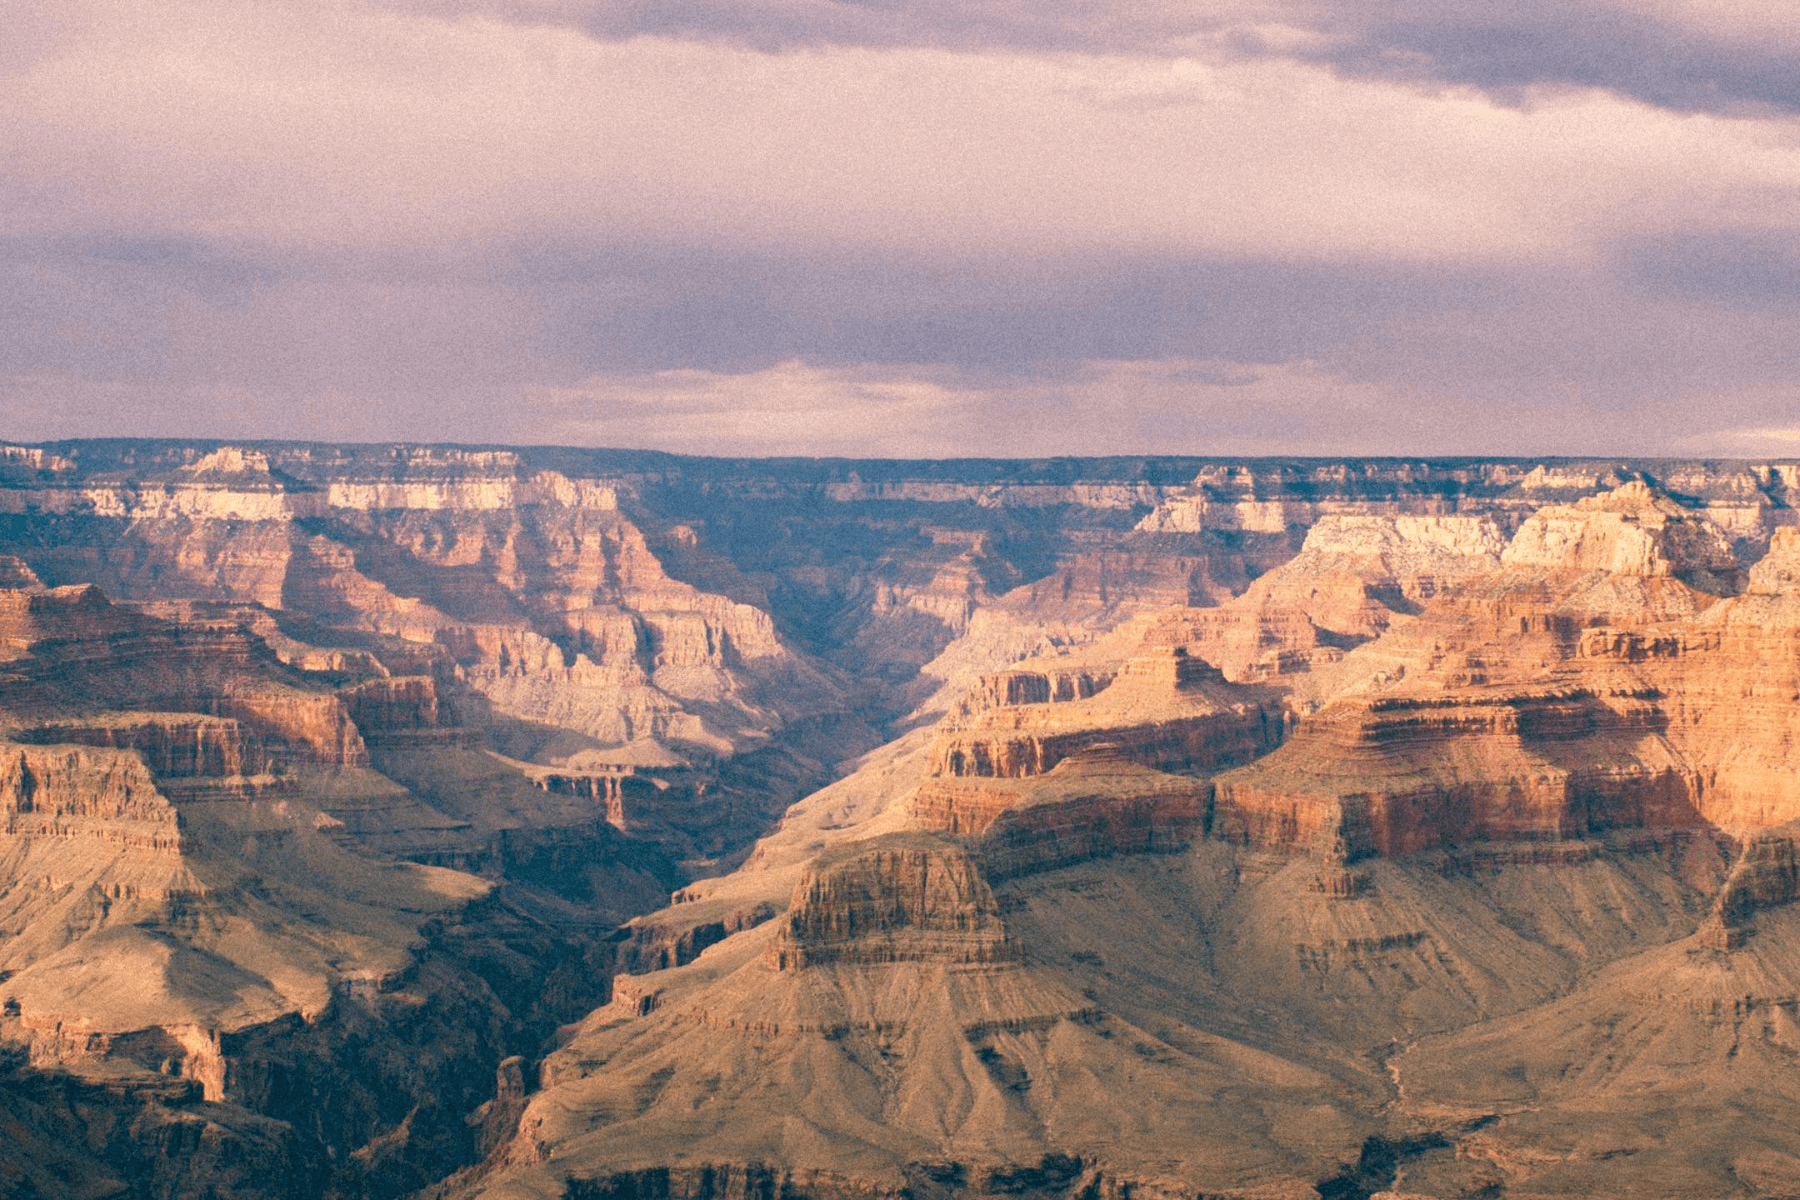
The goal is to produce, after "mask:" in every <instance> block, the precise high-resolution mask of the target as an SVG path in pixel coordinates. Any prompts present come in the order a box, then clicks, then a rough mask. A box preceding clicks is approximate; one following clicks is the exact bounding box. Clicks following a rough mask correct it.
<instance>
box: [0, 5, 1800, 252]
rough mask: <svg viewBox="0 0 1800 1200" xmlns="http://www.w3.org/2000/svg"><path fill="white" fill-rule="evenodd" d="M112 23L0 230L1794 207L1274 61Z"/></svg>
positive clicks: (988, 245)
mask: <svg viewBox="0 0 1800 1200" xmlns="http://www.w3.org/2000/svg"><path fill="white" fill-rule="evenodd" d="M116 12H117V14H118V15H117V16H116V17H115V18H114V19H113V20H111V21H110V23H107V24H105V25H104V26H102V27H101V28H99V29H97V30H95V31H92V32H91V33H90V34H89V35H88V36H87V37H86V38H84V39H83V40H81V41H80V42H79V43H78V44H77V45H76V46H75V47H74V48H73V49H72V50H70V52H69V53H67V54H65V55H63V56H61V57H57V58H54V59H51V60H48V61H45V62H41V63H39V64H38V65H37V67H36V68H35V69H33V70H32V71H31V72H29V73H28V74H26V75H24V76H21V77H18V78H15V79H13V80H12V81H10V82H8V83H6V84H3V85H0V101H4V103H5V105H6V109H7V111H8V112H9V114H10V116H9V118H8V119H9V121H10V122H11V129H10V133H11V136H10V137H9V154H8V159H9V163H8V167H7V169H6V173H5V178H4V179H3V180H0V232H5V233H11V234H13V235H15V236H48V235H57V236H84V235H91V234H94V233H96V232H100V231H103V232H104V233H105V234H106V235H108V236H112V237H115V238H123V239H142V240H150V241H154V240H157V239H165V238H169V237H171V236H174V237H187V238H193V239H201V240H209V241H230V240H234V239H236V240H243V241H257V240H261V241H268V242H287V243H290V244H293V245H311V246H319V245H333V246H357V245H364V246H377V247H385V248H396V247H408V246H410V247H441V246H444V245H448V244H454V243H463V242H482V241H492V240H495V239H500V238H513V239H520V240H525V241H532V240H559V239H563V240H566V239H569V238H570V237H583V238H590V239H591V238H594V237H597V236H599V235H601V234H602V233H606V234H610V236H611V238H612V240H613V241H614V243H615V244H619V245H633V246H643V245H655V244H660V245H682V244H692V243H693V242H695V241H700V242H703V243H704V244H707V245H711V246H715V247H716V246H734V247H738V248H740V249H743V250H753V249H762V250H765V251H768V250H793V249H795V248H808V249H828V248H829V249H841V248H844V247H865V248H884V249H888V250H892V251H896V252H908V253H918V252H932V253H943V254H965V255H980V254H983V253H1008V254H1014V255H1041V254H1053V255H1054V254H1074V253H1096V254H1144V253H1185V254H1207V255H1220V256H1236V257H1242V258H1248V257H1288V258H1300V259H1307V260H1313V261H1352V262H1378V261H1404V262H1412V263H1427V262H1447V261H1470V260H1488V261H1502V260H1504V261H1515V260H1518V259H1520V258H1524V257H1537V258H1540V259H1542V258H1545V257H1548V256H1553V255H1570V254H1578V253H1580V252H1581V251H1582V249H1583V247H1584V246H1585V245H1586V244H1588V243H1589V242H1590V241H1591V240H1592V238H1593V237H1594V236H1595V235H1596V233H1605V232H1606V231H1608V230H1616V229H1621V228H1627V227H1650V228H1657V227H1659V226H1660V224H1666V223H1667V222H1668V221H1669V219H1670V214H1671V213H1674V214H1677V218H1676V219H1679V215H1680V214H1682V213H1684V211H1691V210H1692V209H1693V208H1694V207H1696V206H1699V205H1709V204H1715V203H1716V202H1717V200H1718V197H1719V196H1720V195H1721V194H1724V195H1740V194H1741V195H1746V196H1748V195H1752V194H1768V195H1773V194H1791V190H1792V189H1793V188H1794V187H1795V186H1796V185H1797V184H1800V162H1797V160H1796V156H1795V154H1794V150H1793V147H1792V146H1791V145H1790V144H1787V143H1785V142H1784V141H1783V140H1782V137H1781V135H1780V134H1778V133H1772V132H1770V131H1768V130H1765V129H1762V128H1760V127H1755V126H1744V125H1742V124H1741V123H1733V122H1722V121H1707V120H1701V121H1698V122H1696V121H1692V120H1683V119H1680V118H1676V117H1673V116H1670V115H1668V114H1665V113H1660V112H1657V111H1655V110H1651V109H1647V108H1644V107H1642V106H1638V105H1633V104H1629V103H1624V102H1621V101H1618V100H1616V99H1609V98H1607V97H1605V96H1601V95H1596V94H1581V95H1571V96H1568V97H1564V98H1562V99H1560V100H1557V101H1555V102H1547V103H1545V104H1543V105H1541V106H1539V107H1538V108H1536V109H1534V110H1531V111H1524V110H1517V109H1505V108H1500V107H1496V106H1494V105H1492V104H1490V103H1488V102H1486V101H1485V100H1483V99H1482V98H1481V97H1479V96H1477V95H1475V94H1473V93H1459V94H1448V95H1438V96H1429V95H1423V94H1419V93H1416V92H1413V91H1408V90H1405V89H1399V88H1395V87H1392V86H1389V85H1386V84H1384V83H1382V82H1380V81H1378V80H1348V79H1341V78H1336V77H1334V76H1333V75H1332V74H1331V73H1330V72H1329V71H1328V70H1326V69H1324V68H1323V67H1319V66H1310V65H1302V64H1296V63H1293V62H1286V61H1274V60H1267V61H1265V60H1256V61H1237V62H1226V63H1208V62H1204V61H1200V60H1194V59H1178V60H1168V59H1164V58H1160V57H1116V56H1115V57H1079V56H1073V57H1072V56H1045V55H1031V54H1025V53H1019V52H1013V51H996V52H991V53H990V52H983V53H974V54H971V53H959V52H951V51H948V50H943V49H938V48H932V47H924V48H913V47H909V48H903V49H896V50H889V51H875V50H870V49H855V48H841V47H830V48H823V49H805V50H797V51H794V52H792V53H787V54H782V55H768V54H761V53H756V52H753V51H750V50H746V49H743V48H741V47H736V46H731V45H722V44H713V43H707V44H697V43H690V42H682V41H676V40H669V39H664V38H638V39H634V40H630V41H622V42H596V41H593V40H590V39H588V38H586V37H583V36H580V35H578V34H576V33H573V32H570V31H568V30H564V29H559V28H540V27H521V26H512V25H500V24H495V23H493V22H491V21H486V20H467V21H460V22H446V21H437V20H425V19H421V18H415V17H406V16H403V15H398V14H393V13H379V12H369V11H366V10H362V9H359V8H356V7H354V6H350V5H340V6H301V5H295V6H291V7H290V6H283V5H272V4H267V3H263V4H255V3H252V4H245V5H234V6H224V7H219V6H214V5H210V4H205V3H199V2H197V0H167V2H164V3H158V4H154V5H146V4H144V3H142V0H120V3H119V5H118V8H117V10H116Z"/></svg>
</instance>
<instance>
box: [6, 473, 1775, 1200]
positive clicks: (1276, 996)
mask: <svg viewBox="0 0 1800 1200" xmlns="http://www.w3.org/2000/svg"><path fill="white" fill-rule="evenodd" d="M1797 482H1800V470H1797V469H1795V468H1793V467H1790V466H1787V465H1783V464H1762V465H1759V464H1741V465H1719V464H1677V463H1670V464H1658V463H1622V462H1620V463H1580V462H1561V461H1559V462H1542V463H1539V462H1454V463H1425V462H1415V463H1408V462H1404V461H1401V460H1380V461H1370V462H1355V461H1346V462H1336V463H1327V462H1299V461H1296V462H1273V461H1264V462H1243V463H1221V462H1201V461H1198V460H1143V461H1135V462H1127V461H1124V460H1107V461H1093V462H1083V461H1080V460H1057V461H1052V462H1046V463H996V462H980V463H976V462H955V463H847V462H784V463H772V462H728V461H708V460H695V459H681V458H675V457H671V456H665V455H651V454H635V453H626V452H581V451H563V450H533V451H515V450H501V449H447V448H431V447H332V446H298V445H275V444H259V445H235V446H234V445H219V444H216V443H208V444H203V445H202V444H195V445H182V444H177V443H154V444H152V443H141V444H139V443H104V444H102V443H93V444H87V443H71V444H67V445H59V446H55V447H6V448H0V1075H4V1078H5V1079H6V1081H7V1082H6V1084H5V1085H4V1086H0V1189H3V1188H15V1189H16V1188H24V1187H25V1186H26V1184H25V1183H24V1182H21V1181H24V1180H26V1179H29V1186H30V1187H31V1188H34V1189H36V1193H37V1194H42V1195H47V1196H58V1197H61V1196H67V1197H71V1198H72V1197H74V1196H77V1195H81V1196H87V1195H99V1194H108V1193H109V1190H110V1192H111V1193H116V1194H145V1195H157V1196H163V1195H167V1196H171V1197H174V1196H189V1195H192V1196H195V1197H199V1196H202V1195H227V1194H229V1195H241V1196H265V1195H266V1196H276V1195H280V1196H296V1197H324V1196H327V1195H360V1196H369V1197H376V1196H381V1197H385V1196H401V1195H412V1194H418V1193H419V1192H420V1190H421V1189H425V1190H426V1191H425V1194H438V1195H444V1196H450V1195H477V1194H486V1195H494V1196H506V1197H519V1196H546V1197H564V1196H569V1197H580V1196H598V1195H606V1196H623V1195H626V1194H631V1195H638V1194H644V1195H650V1194H655V1195H657V1196H677V1195H679V1196H691V1197H694V1198H695V1200H699V1198H700V1197H712V1196H717V1195H719V1194H720V1193H721V1192H722V1191H723V1192H730V1193H732V1194H736V1193H737V1192H738V1191H742V1192H743V1193H744V1194H746V1195H748V1194H750V1193H751V1192H755V1193H756V1194H758V1195H762V1194H765V1193H766V1194H770V1195H772V1194H774V1192H775V1191H777V1190H780V1191H783V1192H784V1193H785V1194H789V1195H795V1196H798V1195H817V1196H827V1195H829V1196H839V1195H850V1194H855V1195H857V1196H865V1197H867V1196H894V1197H899V1196H902V1195H905V1196H909V1197H915V1198H917V1197H921V1196H925V1195H927V1194H929V1195H930V1196H931V1197H933V1198H934V1200H937V1198H942V1200H949V1198H950V1197H953V1196H955V1197H960V1196H975V1195H989V1194H1008V1195H1030V1196H1045V1197H1048V1196H1052V1195H1054V1196H1058V1197H1063V1196H1066V1197H1070V1198H1071V1200H1072V1198H1074V1197H1078V1196H1102V1195H1105V1196H1115V1197H1124V1196H1127V1195H1153V1194H1154V1195H1167V1196H1170V1197H1173V1196H1176V1195H1182V1196H1194V1195H1206V1196H1233V1197H1245V1198H1248V1197H1273V1196H1291V1197H1295V1198H1300V1197H1318V1196H1346V1195H1362V1194H1373V1193H1379V1192H1381V1191H1383V1190H1385V1191H1388V1192H1393V1193H1397V1194H1413V1195H1436V1196H1469V1195H1492V1196H1499V1197H1505V1196H1509V1195H1517V1196H1543V1195H1571V1196H1573V1195H1594V1194H1607V1195H1610V1194H1620V1195H1626V1194H1631V1195H1715V1194H1716V1195H1770V1196H1776V1195H1782V1194H1786V1193H1787V1192H1793V1191H1800V1144H1797V1145H1793V1146H1790V1145H1789V1144H1788V1142H1787V1141H1786V1140H1784V1139H1785V1135H1780V1136H1777V1135H1776V1134H1770V1135H1769V1136H1768V1137H1766V1138H1763V1139H1761V1140H1760V1141H1758V1142H1757V1144H1756V1145H1755V1146H1754V1147H1750V1148H1745V1149H1742V1150H1741V1151H1739V1150H1733V1151H1731V1152H1729V1153H1727V1152H1723V1151H1718V1150H1717V1147H1718V1146H1721V1145H1725V1144H1726V1142H1727V1141H1728V1140H1729V1139H1725V1138H1724V1134H1723V1133H1721V1134H1720V1135H1719V1137H1715V1138H1713V1140H1712V1142H1711V1143H1709V1145H1710V1146H1711V1147H1712V1148H1711V1149H1705V1148H1699V1149H1696V1148H1694V1147H1693V1146H1690V1145H1689V1143H1688V1142H1687V1141H1684V1140H1683V1139H1680V1138H1664V1139H1662V1140H1661V1141H1656V1142H1655V1143H1654V1144H1651V1143H1649V1142H1646V1141H1645V1140H1644V1138H1645V1135H1644V1133H1643V1130H1644V1129H1646V1128H1650V1127H1651V1126H1655V1127H1656V1128H1663V1127H1664V1126H1666V1127H1667V1128H1669V1129H1685V1128H1690V1127H1691V1128H1707V1129H1714V1130H1723V1129H1724V1128H1725V1126H1724V1125H1722V1124H1720V1122H1721V1121H1723V1119H1724V1118H1722V1117H1720V1116H1719V1114H1720V1113H1726V1112H1737V1111H1739V1110H1740V1109H1741V1110H1744V1111H1753V1112H1754V1113H1755V1114H1757V1120H1758V1122H1759V1125H1758V1128H1764V1129H1770V1130H1777V1131H1779V1130H1781V1129H1787V1128H1793V1127H1800V1089H1797V1088H1796V1087H1795V1086H1794V1085H1793V1084H1792V1082H1791V1080H1790V1079H1789V1078H1788V1076H1789V1075H1790V1074H1791V1072H1785V1070H1784V1068H1782V1066H1781V1064H1782V1063H1785V1062H1786V1057H1785V1056H1786V1053H1787V1052H1786V1050H1785V1049H1784V1046H1785V1044H1786V1043H1785V1041H1784V1039H1785V1038H1786V1037H1787V1033H1786V1031H1785V1027H1784V1026H1782V1025H1781V1023H1780V1022H1781V1018H1780V1015H1779V1014H1780V1013H1782V1012H1784V1011H1786V1009H1785V1008H1784V1005H1785V1004H1786V999H1785V998H1791V996H1792V995H1793V994H1794V993H1795V992H1796V991H1797V990H1800V982H1797V981H1800V969H1797V968H1796V967H1795V965H1794V964H1795V962H1796V961H1800V958H1797V957H1796V954H1795V953H1794V952H1793V947H1794V946H1796V945H1800V942H1796V941H1795V940H1794V938H1795V932H1794V930H1793V929H1791V928H1790V926H1791V925H1792V921H1791V920H1790V918H1791V916H1792V907H1791V906H1792V902H1793V901H1794V900H1795V898H1796V897H1797V896H1800V868H1797V867H1796V864H1797V863H1800V848H1797V847H1800V835H1797V834H1796V832H1795V830H1796V829H1797V828H1800V777H1797V776H1796V774H1795V769H1794V767H1793V765H1792V763H1791V761H1790V758H1791V755H1790V748H1791V746H1792V744H1793V742H1794V740H1795V734H1796V732H1797V730H1800V726H1797V725H1796V715H1797V714H1800V700H1796V697H1800V599H1796V596H1800V590H1797V589H1796V580H1800V535H1797V534H1796V532H1795V528H1794V527H1795V526H1800V519H1796V516H1795V514H1796V512H1800V509H1797V508H1796V506H1795V500H1796V496H1795V494H1794V489H1795V486H1796V483H1797ZM1621 1063H1623V1064H1626V1065H1625V1066H1623V1067H1621V1066H1620V1065H1619V1064H1621ZM1717 1063H1741V1064H1747V1065H1744V1066H1741V1067H1731V1068H1729V1069H1727V1068H1718V1069H1716V1070H1715V1069H1714V1065H1709V1064H1715V1065H1716V1064H1717ZM1621 1080H1622V1081H1623V1082H1618V1081H1621ZM1121 1097H1125V1098H1129V1102H1126V1101H1124V1100H1122V1099H1121ZM1646 1097H1648V1099H1645V1098H1646ZM1645 1122H1649V1123H1650V1125H1646V1124H1645ZM1658 1122H1661V1123H1662V1124H1660V1125H1658V1124H1656V1123H1658ZM1571 1131H1573V1132H1571ZM1584 1138H1585V1139H1587V1140H1585V1141H1584V1140H1582V1139H1584ZM1731 1144H1732V1145H1737V1144H1738V1143H1736V1142H1733V1143H1731ZM196 1147H197V1148H196ZM177 1151H179V1153H178V1152H177ZM13 1162H28V1163H31V1164H33V1165H32V1166H31V1167H30V1168H29V1171H28V1172H25V1173H20V1172H18V1171H13V1173H11V1174H7V1173H5V1172H6V1171H12V1167H11V1166H10V1165H8V1164H11V1163H13ZM176 1163H187V1164H191V1167H189V1168H178V1167H177V1166H175V1165H172V1164H176ZM26 1194H30V1193H26Z"/></svg>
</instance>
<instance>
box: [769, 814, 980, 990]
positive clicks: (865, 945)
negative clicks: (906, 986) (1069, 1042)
mask: <svg viewBox="0 0 1800 1200" xmlns="http://www.w3.org/2000/svg"><path fill="white" fill-rule="evenodd" d="M769 953H770V957H771V960H772V961H773V962H774V964H775V965H776V966H777V967H778V968H780V969H781V970H784V971H797V970H801V969H803V968H805V967H808V966H816V965H820V964H824V963H835V962H841V963H890V962H909V961H918V962H947V963H995V962H1004V961H1006V960H1008V959H1010V958H1012V957H1014V951H1013V950H1012V948H1011V947H1010V946H1008V944H1007V941H1006V927H1005V925H1004V924H1003V923H1002V922H1001V920H1000V912H999V909H998V908H997V907H996V906H995V903H994V894H993V892H992V891H990V890H989V888H988V885H987V882H986V881H985V880H984V879H982V877H981V874H980V872H979V871H977V869H976V867H975V863H974V861H973V860H972V859H971V858H970V857H969V855H968V854H967V853H966V852H965V851H963V850H961V849H958V848H956V847H953V846H950V845H948V844H943V843H935V842H932V841H929V840H927V839H923V838H908V839H898V840H889V841H885V842H883V841H878V842H876V843H874V844H872V845H859V844H852V845H850V846H847V847H844V848H843V849H842V850H841V851H839V852H837V853H835V854H832V855H828V856H826V857H825V858H824V859H822V860H821V861H820V862H819V863H817V864H816V865H815V866H814V867H813V868H812V869H811V870H809V871H808V873H807V874H806V875H804V876H802V878H801V880H800V886H799V888H798V889H797V890H796V891H795V893H794V898H793V900H792V901H791V902H790V904H789V905H788V915H787V917H786V918H785V920H784V924H783V928H782V930H781V936H780V938H779V939H777V941H776V942H775V943H774V944H773V945H772V946H771V947H770V951H769Z"/></svg>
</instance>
